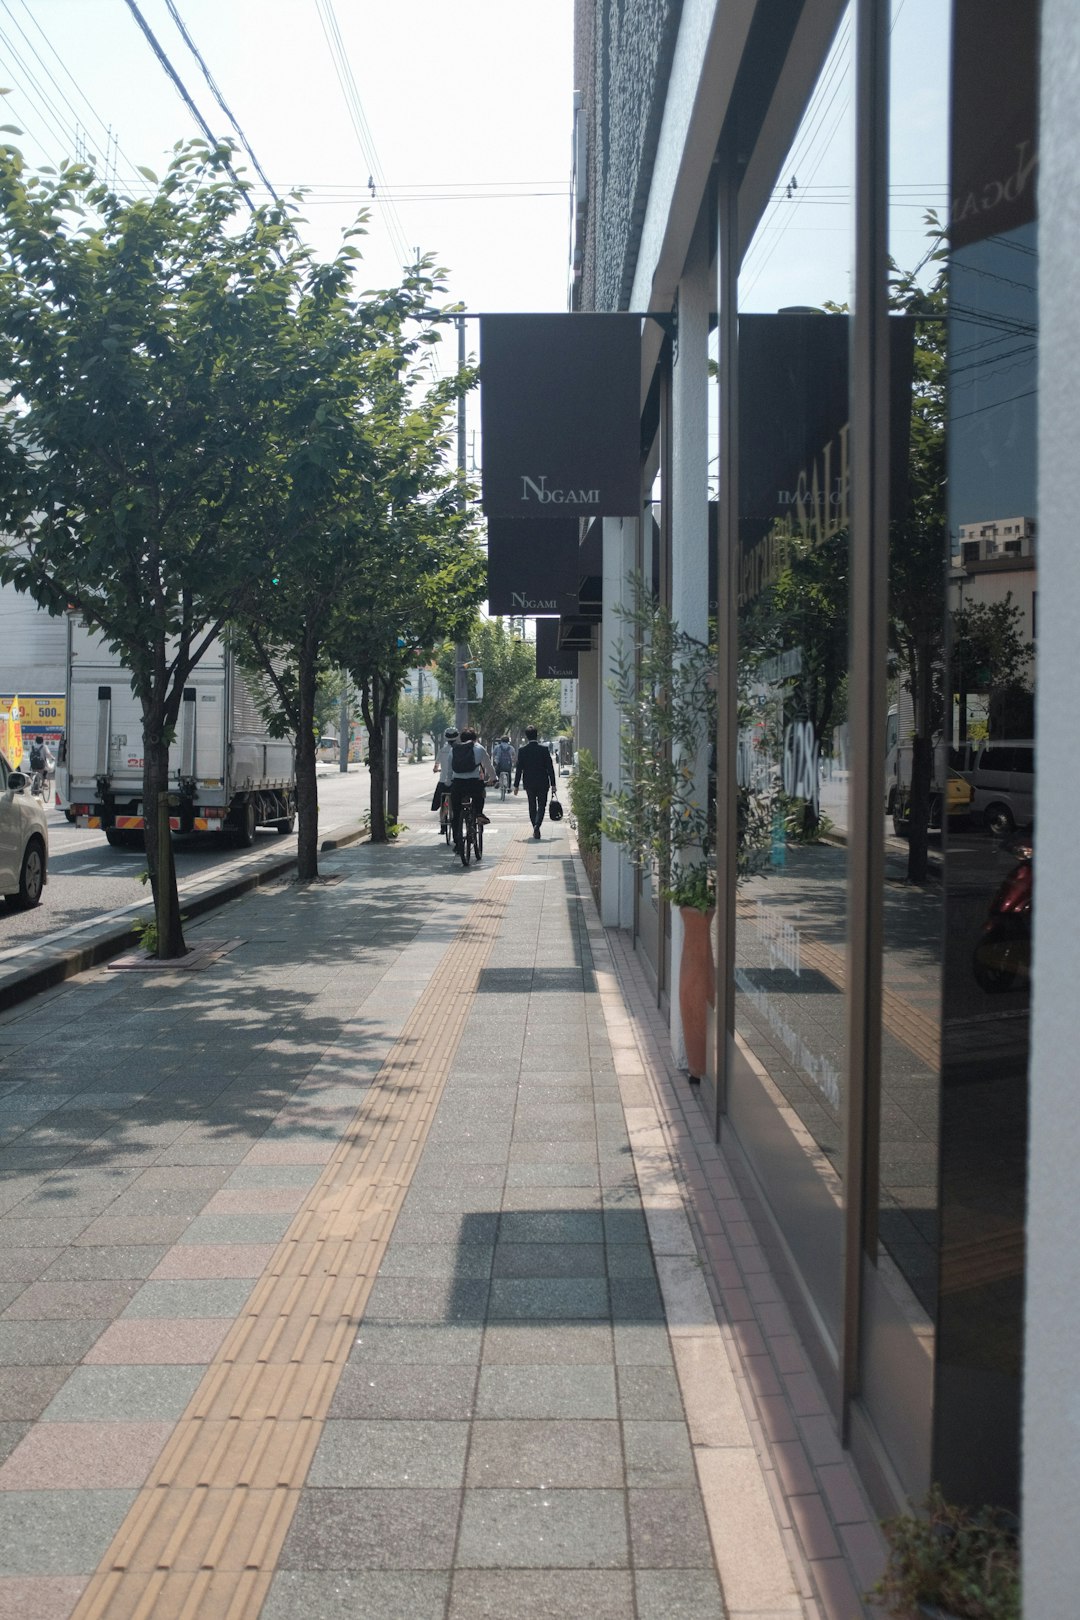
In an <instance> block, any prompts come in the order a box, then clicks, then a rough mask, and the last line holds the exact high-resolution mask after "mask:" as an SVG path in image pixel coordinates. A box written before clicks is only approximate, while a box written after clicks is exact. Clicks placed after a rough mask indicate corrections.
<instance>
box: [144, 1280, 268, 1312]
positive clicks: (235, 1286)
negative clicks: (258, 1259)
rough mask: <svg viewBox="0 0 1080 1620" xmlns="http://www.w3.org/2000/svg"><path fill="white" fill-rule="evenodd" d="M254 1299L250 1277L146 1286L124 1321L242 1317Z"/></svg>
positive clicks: (150, 1283) (154, 1283)
mask: <svg viewBox="0 0 1080 1620" xmlns="http://www.w3.org/2000/svg"><path fill="white" fill-rule="evenodd" d="M250 1296H251V1282H250V1280H249V1279H248V1278H247V1277H215V1278H209V1279H206V1280H204V1281H198V1282H196V1281H186V1282H146V1283H143V1285H142V1287H141V1288H140V1289H139V1291H138V1293H136V1294H135V1296H134V1297H133V1299H132V1300H131V1302H130V1304H129V1305H128V1307H127V1309H126V1310H125V1312H124V1319H125V1320H129V1321H130V1320H134V1319H136V1318H141V1317H157V1316H177V1317H185V1316H190V1317H214V1316H227V1317H228V1318H229V1320H230V1321H232V1320H233V1319H234V1318H235V1317H237V1316H239V1315H240V1313H241V1311H242V1310H243V1308H244V1305H245V1304H246V1303H247V1300H248V1299H249V1298H250Z"/></svg>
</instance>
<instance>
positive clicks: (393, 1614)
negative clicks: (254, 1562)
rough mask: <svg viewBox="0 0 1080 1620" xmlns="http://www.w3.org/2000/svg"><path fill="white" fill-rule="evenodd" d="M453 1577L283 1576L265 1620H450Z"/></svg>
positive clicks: (390, 1573) (383, 1573) (372, 1573)
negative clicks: (449, 1592)
mask: <svg viewBox="0 0 1080 1620" xmlns="http://www.w3.org/2000/svg"><path fill="white" fill-rule="evenodd" d="M449 1585H450V1576H449V1575H448V1574H442V1573H440V1574H435V1573H430V1574H429V1573H426V1572H422V1571H418V1570H375V1569H368V1570H364V1572H363V1573H362V1574H349V1573H347V1572H346V1571H344V1570H334V1571H333V1572H332V1573H326V1572H322V1571H319V1572H311V1571H305V1570H291V1569H286V1570H279V1571H278V1573H277V1574H276V1575H275V1576H274V1581H273V1585H272V1586H271V1588H270V1593H269V1596H268V1597H267V1599H266V1602H265V1603H264V1604H263V1607H262V1612H261V1615H260V1620H297V1616H299V1615H305V1616H308V1617H310V1620H444V1617H445V1614H446V1599H447V1590H448V1588H449Z"/></svg>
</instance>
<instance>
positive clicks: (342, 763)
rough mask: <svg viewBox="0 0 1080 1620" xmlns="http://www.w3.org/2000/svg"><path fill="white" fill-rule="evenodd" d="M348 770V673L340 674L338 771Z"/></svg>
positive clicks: (343, 671)
mask: <svg viewBox="0 0 1080 1620" xmlns="http://www.w3.org/2000/svg"><path fill="white" fill-rule="evenodd" d="M348 769H349V672H348V670H347V669H343V670H342V672H341V702H340V704H339V705H338V770H339V771H340V772H341V773H342V774H344V773H345V772H346V771H347V770H348Z"/></svg>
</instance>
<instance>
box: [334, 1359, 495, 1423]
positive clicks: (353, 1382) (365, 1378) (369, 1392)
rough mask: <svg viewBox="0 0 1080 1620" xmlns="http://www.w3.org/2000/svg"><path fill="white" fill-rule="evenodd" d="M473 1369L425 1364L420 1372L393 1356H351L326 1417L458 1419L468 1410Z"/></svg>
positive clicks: (467, 1412) (472, 1387) (470, 1409)
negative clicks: (381, 1359) (397, 1362)
mask: <svg viewBox="0 0 1080 1620" xmlns="http://www.w3.org/2000/svg"><path fill="white" fill-rule="evenodd" d="M475 1385H476V1370H475V1367H474V1366H472V1365H468V1366H430V1367H426V1368H425V1370H424V1373H423V1375H422V1376H418V1375H417V1373H416V1371H415V1370H414V1368H412V1367H408V1366H397V1365H395V1364H394V1363H392V1362H376V1361H368V1362H356V1361H350V1362H349V1364H348V1365H347V1366H346V1367H345V1368H343V1370H342V1374H341V1378H340V1380H339V1381H338V1387H337V1390H336V1392H335V1394H334V1399H333V1401H332V1402H331V1405H330V1416H331V1418H376V1419H390V1418H411V1419H414V1420H420V1419H428V1420H438V1419H443V1420H445V1421H448V1422H450V1421H459V1422H460V1421H463V1420H464V1419H466V1418H468V1417H471V1416H472V1410H473V1395H474V1389H475Z"/></svg>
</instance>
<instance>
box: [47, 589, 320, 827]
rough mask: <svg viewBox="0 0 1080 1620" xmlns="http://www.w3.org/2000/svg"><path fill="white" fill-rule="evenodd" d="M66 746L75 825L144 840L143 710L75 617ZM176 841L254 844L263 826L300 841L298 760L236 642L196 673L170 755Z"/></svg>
mask: <svg viewBox="0 0 1080 1620" xmlns="http://www.w3.org/2000/svg"><path fill="white" fill-rule="evenodd" d="M67 669H68V677H67V738H66V748H65V754H64V757H63V758H62V759H61V760H60V762H59V765H58V770H59V773H60V776H61V781H62V784H63V787H64V790H65V791H64V799H65V802H66V803H67V804H68V805H70V807H71V819H72V820H74V821H76V822H77V823H78V825H79V826H80V827H100V828H102V829H103V830H104V832H105V836H106V838H107V839H108V841H109V843H110V844H113V845H125V844H136V843H140V842H141V841H142V837H143V825H144V823H143V802H142V785H143V782H142V773H143V744H142V729H143V728H142V709H141V706H140V704H139V701H138V699H137V698H136V696H135V695H134V693H133V692H132V690H131V680H130V677H129V675H128V673H127V671H126V670H125V669H124V668H123V666H122V664H121V663H120V660H119V659H118V658H117V656H116V655H115V654H114V653H112V652H110V651H109V648H108V647H107V646H106V645H105V642H104V641H103V639H102V638H101V636H100V635H98V634H97V633H96V632H94V631H91V630H88V629H87V627H86V625H85V624H84V623H83V621H82V619H81V618H80V617H79V615H78V614H75V613H71V614H69V615H68V660H67ZM169 790H170V793H173V794H175V795H176V803H175V805H174V807H173V813H172V816H171V818H170V824H171V826H172V828H173V831H174V832H179V833H227V834H229V835H231V837H232V838H233V840H234V842H236V843H238V844H240V845H241V846H245V847H246V846H247V845H250V844H251V843H252V842H253V840H254V837H255V829H256V827H273V828H275V829H276V830H277V831H278V832H279V833H289V832H292V830H293V826H294V824H295V820H296V759H295V753H294V749H293V745H292V743H291V742H290V741H289V739H288V738H280V737H271V736H270V735H269V734H268V732H267V729H266V723H265V721H264V720H263V718H262V716H261V714H260V713H259V710H258V707H257V706H256V703H255V699H254V697H253V696H252V691H251V685H250V682H249V680H248V679H247V678H246V677H245V675H244V672H243V671H242V670H241V669H240V667H239V664H238V663H237V659H236V656H235V653H234V652H233V651H232V650H231V648H230V647H229V644H228V639H227V637H226V638H224V639H222V638H219V639H218V640H217V641H215V642H214V643H213V645H212V646H211V647H210V648H209V649H208V650H207V652H205V653H204V654H203V656H202V658H201V659H200V660H199V662H198V664H196V666H195V668H194V669H193V670H192V672H191V675H190V676H189V678H188V683H187V685H186V687H185V688H184V696H183V701H182V702H181V705H180V718H179V721H178V724H177V727H176V736H175V739H174V741H173V744H172V747H171V748H170V750H169Z"/></svg>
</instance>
